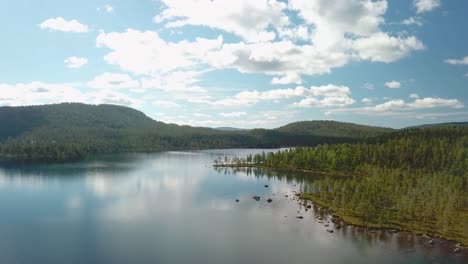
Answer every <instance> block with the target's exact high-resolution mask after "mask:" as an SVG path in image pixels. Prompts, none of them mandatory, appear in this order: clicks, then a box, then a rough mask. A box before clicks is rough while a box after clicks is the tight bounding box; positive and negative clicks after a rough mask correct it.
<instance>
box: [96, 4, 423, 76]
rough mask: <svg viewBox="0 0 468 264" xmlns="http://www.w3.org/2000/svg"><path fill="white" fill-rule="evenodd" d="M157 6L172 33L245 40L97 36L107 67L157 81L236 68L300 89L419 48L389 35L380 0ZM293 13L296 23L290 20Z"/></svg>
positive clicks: (138, 34)
mask: <svg viewBox="0 0 468 264" xmlns="http://www.w3.org/2000/svg"><path fill="white" fill-rule="evenodd" d="M162 2H163V4H164V7H163V11H162V12H161V13H160V14H159V15H158V16H156V17H155V21H156V22H157V23H164V25H165V26H166V27H169V28H174V27H177V28H178V27H183V26H186V25H191V26H206V27H209V28H211V29H218V30H223V31H225V32H230V33H233V34H235V35H237V36H240V37H241V38H242V39H243V41H240V42H235V41H234V42H230V43H223V38H222V37H221V36H220V37H218V38H217V39H202V38H198V39H196V40H195V41H180V42H167V41H165V40H163V39H162V38H160V36H159V34H158V33H156V32H154V31H144V32H142V31H137V30H132V29H128V30H127V31H126V32H111V33H104V32H102V33H101V34H99V36H98V37H97V40H96V44H97V46H98V47H107V48H109V49H110V50H111V52H110V53H109V54H107V55H106V56H105V60H106V61H107V62H108V63H109V64H113V65H118V66H120V68H121V69H123V70H125V71H130V72H132V73H134V74H144V75H149V76H151V77H152V78H156V79H158V78H159V76H160V75H161V74H166V73H170V72H172V71H187V70H200V69H207V68H208V69H235V70H237V71H239V72H241V73H259V74H265V75H269V76H272V80H271V83H272V84H281V85H286V84H301V83H302V76H303V75H320V74H326V73H330V72H331V71H332V70H333V69H335V68H339V67H343V66H344V65H346V64H349V63H352V62H357V61H362V60H367V61H372V62H384V63H390V62H394V61H397V60H400V59H402V58H404V57H406V56H408V55H409V54H411V53H412V52H413V51H418V50H422V49H424V45H423V44H422V43H421V41H419V40H418V39H417V38H416V37H414V36H410V35H390V34H389V33H386V32H384V31H383V30H382V29H381V27H380V26H381V25H383V24H384V23H385V20H384V15H385V13H386V11H387V1H385V0H380V1H371V0H348V1H343V0H333V1H330V0H317V1H308V0H291V1H289V3H288V4H286V2H284V1H277V0H258V1H249V0H238V1H229V2H226V1H211V0H162ZM206 10H210V15H206ZM246 14H255V16H254V15H247V16H246ZM296 16H299V17H300V19H299V21H300V22H299V24H293V23H291V22H290V18H295V17H296ZM301 19H302V21H301ZM296 20H297V19H296ZM301 22H302V24H301ZM150 79H151V78H149V80H150Z"/></svg>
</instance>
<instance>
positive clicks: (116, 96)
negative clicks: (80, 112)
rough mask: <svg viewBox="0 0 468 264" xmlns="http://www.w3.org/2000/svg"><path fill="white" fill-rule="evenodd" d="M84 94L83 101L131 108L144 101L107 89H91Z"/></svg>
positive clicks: (139, 105) (141, 104)
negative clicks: (84, 98)
mask: <svg viewBox="0 0 468 264" xmlns="http://www.w3.org/2000/svg"><path fill="white" fill-rule="evenodd" d="M85 96H86V101H84V103H87V104H90V103H91V104H116V105H123V106H129V107H133V108H139V107H141V106H143V105H144V104H145V102H144V101H142V100H140V99H135V98H132V97H130V96H128V95H127V94H124V93H120V92H117V91H113V90H108V89H101V90H97V91H92V92H89V93H86V94H85Z"/></svg>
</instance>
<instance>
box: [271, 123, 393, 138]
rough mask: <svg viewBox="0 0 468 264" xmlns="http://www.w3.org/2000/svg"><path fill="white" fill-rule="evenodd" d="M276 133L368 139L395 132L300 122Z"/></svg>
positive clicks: (378, 128) (334, 124) (352, 125)
mask: <svg viewBox="0 0 468 264" xmlns="http://www.w3.org/2000/svg"><path fill="white" fill-rule="evenodd" d="M277 130H278V131H281V132H288V133H296V134H303V135H315V136H334V137H344V138H368V137H374V136H378V135H382V134H385V133H389V132H392V131H395V130H394V129H391V128H384V127H372V126H364V125H358V124H353V123H343V122H336V121H301V122H295V123H291V124H288V125H285V126H282V127H279V128H277Z"/></svg>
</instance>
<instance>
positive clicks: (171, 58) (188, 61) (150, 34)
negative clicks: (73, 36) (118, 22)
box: [96, 29, 223, 75]
mask: <svg viewBox="0 0 468 264" xmlns="http://www.w3.org/2000/svg"><path fill="white" fill-rule="evenodd" d="M222 43H223V38H222V37H221V36H219V37H218V38H217V39H205V38H197V39H196V40H195V41H193V42H189V41H185V40H184V41H180V42H166V41H165V40H163V39H162V38H160V37H159V34H158V33H157V32H155V31H138V30H133V29H128V30H127V31H126V32H111V33H105V32H101V33H100V34H99V35H98V37H97V39H96V45H97V47H106V48H108V49H110V50H111V52H110V53H108V54H107V55H106V56H105V57H104V59H105V61H106V62H107V63H109V64H113V65H118V66H119V67H120V68H121V69H123V70H125V71H129V72H132V73H134V74H146V75H155V74H159V73H166V72H170V71H173V70H177V69H181V68H188V67H194V66H197V64H199V63H200V62H201V60H202V58H204V57H205V56H206V54H207V52H208V51H210V50H213V49H219V48H220V46H221V45H222Z"/></svg>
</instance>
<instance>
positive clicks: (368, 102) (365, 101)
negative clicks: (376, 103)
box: [361, 98, 372, 104]
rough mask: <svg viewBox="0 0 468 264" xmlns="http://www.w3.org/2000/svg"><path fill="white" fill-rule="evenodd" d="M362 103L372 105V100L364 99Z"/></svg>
mask: <svg viewBox="0 0 468 264" xmlns="http://www.w3.org/2000/svg"><path fill="white" fill-rule="evenodd" d="M361 102H363V103H365V104H371V103H372V99H370V98H362V100H361Z"/></svg>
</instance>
